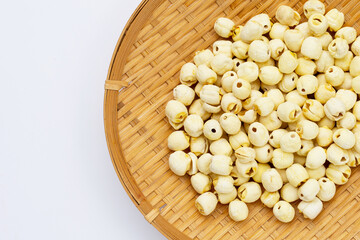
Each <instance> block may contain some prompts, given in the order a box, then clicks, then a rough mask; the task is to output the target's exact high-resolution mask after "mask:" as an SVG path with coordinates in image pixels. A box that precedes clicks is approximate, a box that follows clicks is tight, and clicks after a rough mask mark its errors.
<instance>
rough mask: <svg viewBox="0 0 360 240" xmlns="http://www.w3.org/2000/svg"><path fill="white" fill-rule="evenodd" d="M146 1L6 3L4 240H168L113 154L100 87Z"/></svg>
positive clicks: (0, 133)
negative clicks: (133, 195) (132, 192)
mask: <svg viewBox="0 0 360 240" xmlns="http://www.w3.org/2000/svg"><path fill="white" fill-rule="evenodd" d="M139 3H140V0H136V1H134V0H132V1H129V0H102V1H100V0H98V1H95V0H62V1H60V0H57V1H45V0H33V1H25V0H20V1H3V2H2V4H1V8H0V26H1V28H0V29H1V35H0V36H1V37H0V79H1V87H0V100H1V101H0V106H1V118H0V146H1V147H0V161H1V166H0V239H2V240H13V239H15V240H17V239H20V240H23V239H24V240H33V239H34V240H35V239H36V240H43V239H46V240H49V239H51V240H58V239H59V240H65V239H66V240H73V239H74V240H75V239H76V240H78V239H86V240H92V239H96V240H98V239H104V240H108V239H117V240H118V239H142V240H143V239H165V238H164V237H163V236H162V235H161V234H160V233H159V232H158V231H157V230H156V229H155V228H154V227H152V226H151V225H150V224H149V223H147V222H146V220H145V219H144V218H143V216H142V215H141V214H140V212H139V211H138V210H137V209H136V207H135V206H134V205H133V203H132V202H131V200H130V199H129V197H128V196H127V194H126V193H125V191H124V189H123V188H122V186H121V184H120V182H119V180H118V178H117V176H116V174H115V171H114V169H113V166H112V163H111V161H110V157H109V154H108V150H107V146H106V141H105V134H104V127H103V85H104V80H105V78H106V74H107V70H108V66H109V63H110V60H111V56H112V53H113V50H114V48H115V45H116V42H117V40H118V37H119V36H120V33H121V31H122V29H123V27H124V25H125V23H126V22H127V20H128V18H129V17H130V15H131V13H132V12H133V11H134V10H135V8H136V6H137V5H138V4H139Z"/></svg>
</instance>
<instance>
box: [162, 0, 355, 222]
mask: <svg viewBox="0 0 360 240" xmlns="http://www.w3.org/2000/svg"><path fill="white" fill-rule="evenodd" d="M303 9H304V14H305V16H306V17H307V19H308V21H307V22H303V23H301V24H299V22H300V15H299V13H298V12H296V11H295V10H293V9H292V8H290V7H288V6H280V7H279V8H278V9H277V12H276V17H275V18H276V20H277V21H278V22H276V23H272V22H271V19H270V18H269V16H268V15H267V14H259V15H257V16H254V17H253V18H251V19H250V20H249V21H248V22H247V23H246V24H245V25H244V26H241V25H240V26H236V25H235V23H234V22H233V21H232V20H230V19H227V18H219V19H217V21H216V22H215V25H214V29H215V32H216V33H217V34H218V35H219V36H220V37H222V38H224V39H226V40H219V41H216V42H214V44H213V46H212V51H211V50H209V49H206V50H203V51H199V52H197V53H196V55H195V57H194V59H193V61H194V63H191V62H189V63H186V64H185V65H183V67H182V68H181V72H180V82H181V84H180V85H178V86H176V87H175V88H174V90H173V96H174V100H171V101H169V102H168V103H167V105H166V109H165V113H166V116H167V118H168V120H169V123H170V124H171V126H172V127H173V128H174V129H175V131H174V132H173V133H171V134H170V136H169V137H168V147H169V148H170V149H171V150H172V151H174V152H173V153H172V154H171V155H170V157H169V166H170V169H171V170H172V171H173V172H174V173H175V174H176V175H178V176H184V175H185V174H188V175H190V176H191V185H192V186H193V188H194V190H195V191H196V192H197V193H199V194H200V195H199V196H198V197H197V199H196V201H195V206H196V208H197V209H198V210H199V212H200V213H201V214H202V215H209V214H211V213H212V212H213V211H214V210H215V208H216V206H217V204H218V202H220V203H221V204H229V205H228V211H229V216H230V217H231V219H233V220H234V221H242V220H245V219H246V218H247V217H248V213H249V210H248V206H247V204H249V203H253V202H255V201H257V200H260V201H261V202H262V203H263V204H264V205H265V206H266V207H269V208H272V209H273V213H274V215H275V217H276V218H277V219H278V220H279V221H281V222H291V221H292V220H293V219H294V216H295V208H294V206H293V205H295V204H296V205H297V208H298V210H299V212H300V213H302V214H303V215H304V217H305V218H309V219H314V218H316V217H317V216H318V215H319V214H320V212H321V211H322V209H323V202H326V201H329V200H331V199H332V198H333V197H334V195H335V192H336V185H343V184H345V183H346V182H347V181H348V179H349V177H350V175H351V169H350V167H356V166H358V165H359V164H360V101H358V95H357V94H359V93H360V37H357V32H356V30H355V29H354V28H353V27H345V26H344V14H343V13H341V12H340V11H338V10H337V9H332V10H330V11H328V12H327V13H326V14H325V6H324V4H323V3H322V2H320V1H318V0H310V1H307V2H306V3H305V4H304V7H303ZM231 38H232V40H233V41H230V40H229V39H231ZM291 203H293V205H292V204H291ZM295 207H296V206H295Z"/></svg>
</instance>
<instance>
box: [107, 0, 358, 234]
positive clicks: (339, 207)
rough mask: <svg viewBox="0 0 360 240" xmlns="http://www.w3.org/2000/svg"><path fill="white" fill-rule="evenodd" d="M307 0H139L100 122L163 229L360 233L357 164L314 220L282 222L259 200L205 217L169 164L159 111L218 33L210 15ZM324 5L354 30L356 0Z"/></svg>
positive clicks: (240, 15)
mask: <svg viewBox="0 0 360 240" xmlns="http://www.w3.org/2000/svg"><path fill="white" fill-rule="evenodd" d="M304 2H305V0H302V1H278V0H275V1H271V0H262V1H260V0H235V1H231V0H227V1H225V0H219V1H213V0H187V1H185V0H167V1H166V0H164V1H160V0H153V1H151V0H150V1H143V2H142V3H141V5H140V6H139V7H138V9H137V10H136V11H135V13H134V14H133V16H132V17H131V19H130V20H129V22H128V24H127V26H126V28H125V29H124V32H123V34H122V36H121V37H120V40H119V42H118V45H117V47H116V49H115V52H114V56H113V59H112V62H111V65H110V69H109V75H108V79H107V82H106V86H105V87H106V89H107V90H106V91H105V102H104V118H105V131H106V136H107V141H108V147H109V151H110V155H111V158H112V160H113V163H114V167H115V169H116V171H117V173H118V175H119V178H120V180H121V182H122V183H123V186H124V188H125V189H126V191H127V192H128V194H129V196H130V197H131V199H132V200H133V202H134V204H135V205H136V206H137V207H138V208H139V210H140V211H141V212H142V214H143V215H144V216H145V218H146V219H147V220H148V221H149V222H151V223H152V224H153V225H154V226H155V227H156V228H157V229H159V231H161V232H162V233H163V234H164V235H165V236H166V237H167V238H169V239H182V240H183V239H285V238H286V239H360V202H359V201H360V172H359V171H358V170H356V169H352V170H353V172H352V176H351V178H350V180H349V182H348V183H347V184H346V185H344V186H341V187H339V188H338V189H337V192H336V196H335V198H334V199H333V200H332V201H330V202H327V203H325V204H324V210H323V212H322V213H321V214H320V215H319V216H318V217H317V218H316V219H315V220H314V221H311V220H307V219H304V218H303V217H302V216H301V215H300V214H299V213H297V215H296V217H295V219H294V221H293V222H291V223H289V224H284V223H280V222H279V221H277V220H276V219H275V217H274V216H273V213H272V210H271V209H268V208H266V207H264V206H262V204H261V203H260V201H258V202H256V203H253V204H249V210H250V213H249V217H248V219H247V220H245V221H244V222H240V223H235V222H233V221H232V220H231V219H230V218H229V217H228V212H227V211H228V209H227V206H225V205H220V204H218V207H217V209H216V210H215V212H214V213H213V214H211V215H210V216H207V217H204V216H201V215H200V214H199V213H198V212H197V210H196V209H195V207H194V201H195V198H196V197H197V194H196V193H195V191H194V190H193V189H192V187H191V185H190V178H189V177H188V176H186V177H178V176H176V175H175V174H173V173H172V172H171V171H170V170H169V167H168V157H169V154H170V150H168V148H167V141H166V139H167V137H168V135H169V134H170V133H171V132H172V129H171V127H170V125H169V124H168V123H167V120H166V118H165V114H164V109H165V105H166V102H167V101H169V100H170V99H172V89H173V88H174V87H175V86H176V85H177V84H179V71H180V68H181V66H182V65H183V64H184V63H186V62H188V61H191V60H192V58H193V57H194V54H195V52H196V51H197V50H201V49H205V48H208V47H209V46H211V44H212V43H213V42H214V41H216V40H217V39H219V38H218V36H217V35H216V34H215V32H214V30H213V24H214V22H215V20H216V19H217V18H219V17H222V16H227V17H228V18H230V19H232V20H234V22H235V23H236V24H240V23H243V22H245V21H247V20H248V19H249V18H250V17H252V16H253V15H255V14H258V13H261V12H266V13H268V14H269V15H270V16H271V17H274V14H275V11H276V8H277V6H278V5H280V4H285V5H288V6H291V7H294V8H295V9H296V10H298V11H299V12H300V13H301V12H302V6H303V4H304ZM325 5H326V8H327V10H328V9H331V8H337V9H339V10H340V11H342V12H344V14H345V21H346V25H348V26H354V27H355V28H356V29H357V30H358V33H360V26H359V24H358V19H359V18H360V11H359V10H360V2H359V1H357V0H351V1H341V0H335V1H330V0H328V1H325ZM303 20H304V16H303ZM119 89H120V91H118V90H119ZM296 204H297V203H296Z"/></svg>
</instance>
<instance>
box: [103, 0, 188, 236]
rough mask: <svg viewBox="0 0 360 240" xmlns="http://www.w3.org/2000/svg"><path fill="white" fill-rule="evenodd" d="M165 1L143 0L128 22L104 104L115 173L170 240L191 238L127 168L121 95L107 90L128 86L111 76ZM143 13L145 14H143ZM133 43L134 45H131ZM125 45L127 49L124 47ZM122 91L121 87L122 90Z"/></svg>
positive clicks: (145, 213) (136, 203) (145, 215)
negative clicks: (152, 200) (150, 199)
mask: <svg viewBox="0 0 360 240" xmlns="http://www.w3.org/2000/svg"><path fill="white" fill-rule="evenodd" d="M161 2H162V0H142V1H141V2H140V4H139V5H138V7H137V8H136V9H135V11H134V12H133V13H132V15H131V16H130V18H129V19H128V21H127V23H126V25H125V26H124V29H123V30H122V32H121V34H120V37H119V39H118V41H117V44H116V46H115V49H114V52H113V55H112V58H111V61H110V64H109V69H108V73H107V77H106V81H105V91H104V105H103V117H104V130H105V137H106V142H107V147H108V150H109V154H110V158H111V161H112V164H113V167H114V170H115V172H116V174H117V176H118V178H119V180H120V182H121V184H122V186H123V188H124V189H125V191H126V193H127V194H128V196H129V198H130V199H131V200H132V202H133V203H134V205H135V206H136V208H137V209H138V210H139V211H140V212H141V214H143V216H144V217H145V219H146V220H147V221H148V222H149V223H151V224H152V225H153V226H154V227H155V228H156V229H157V230H158V231H159V232H160V233H161V234H163V235H164V236H165V237H166V238H168V239H179V240H180V239H181V240H183V239H184V240H188V239H191V238H190V237H188V236H187V235H185V234H184V233H183V232H181V231H179V230H178V229H177V228H175V227H174V226H173V225H172V224H170V223H169V222H168V221H167V220H166V219H165V218H163V217H162V216H161V215H160V209H155V208H153V206H152V205H151V204H150V203H149V202H148V201H147V200H146V197H145V196H144V195H143V194H142V192H141V191H140V189H139V187H138V185H137V184H136V182H135V180H134V177H133V176H132V175H131V173H130V171H129V169H128V168H127V163H126V161H125V157H124V155H123V151H122V148H121V144H120V140H119V134H118V133H119V131H118V127H117V97H118V94H119V91H118V89H116V88H107V87H106V85H107V84H108V83H113V84H115V85H116V84H119V85H120V86H126V85H127V84H126V83H121V79H112V78H111V74H112V70H113V67H114V64H115V59H116V57H117V54H119V53H122V54H124V56H127V53H128V52H129V50H130V48H129V47H128V46H130V44H133V42H132V40H133V38H136V37H137V36H138V33H139V31H138V29H137V28H136V26H135V25H136V24H139V23H141V21H142V23H143V24H144V23H145V22H146V20H147V19H148V17H149V16H151V14H152V13H153V11H154V10H155V9H156V7H157V6H158V5H159V4H160V3H161ZM140 13H142V14H140ZM129 43H130V44H129ZM124 46H125V47H124ZM125 63H126V58H122V59H121V62H120V64H119V65H120V68H121V71H123V67H124V65H125ZM119 89H120V87H119Z"/></svg>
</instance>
